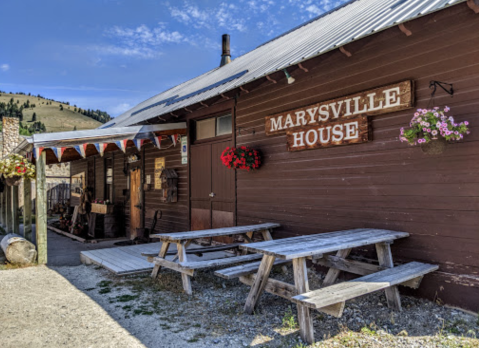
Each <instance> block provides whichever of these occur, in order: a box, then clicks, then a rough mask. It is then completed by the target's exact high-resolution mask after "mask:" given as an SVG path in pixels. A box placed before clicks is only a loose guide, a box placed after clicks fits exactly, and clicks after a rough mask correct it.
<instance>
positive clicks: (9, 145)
mask: <svg viewBox="0 0 479 348" xmlns="http://www.w3.org/2000/svg"><path fill="white" fill-rule="evenodd" d="M19 127H20V125H19V120H18V118H16V117H3V129H2V142H3V146H2V157H3V156H6V155H8V154H10V153H12V152H13V150H14V149H15V148H16V147H17V146H18V144H20V141H21V140H22V138H21V137H20V135H19Z"/></svg>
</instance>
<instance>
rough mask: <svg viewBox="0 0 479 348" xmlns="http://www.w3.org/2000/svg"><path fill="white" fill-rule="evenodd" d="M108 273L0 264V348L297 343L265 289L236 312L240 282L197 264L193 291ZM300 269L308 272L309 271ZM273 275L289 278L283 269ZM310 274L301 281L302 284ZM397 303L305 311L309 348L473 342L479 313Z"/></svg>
mask: <svg viewBox="0 0 479 348" xmlns="http://www.w3.org/2000/svg"><path fill="white" fill-rule="evenodd" d="M162 273H163V275H162V276H161V278H160V280H159V281H157V282H153V281H152V280H151V279H150V278H149V277H148V275H141V276H129V277H123V278H119V277H115V276H113V275H111V274H110V273H108V272H107V271H105V270H103V269H100V268H98V267H95V266H84V265H82V266H75V267H55V268H47V267H30V268H23V269H11V270H4V271H0V294H1V295H0V335H1V336H0V337H1V342H2V343H1V344H0V345H1V346H2V347H15V348H18V347H63V346H64V347H192V348H196V347H248V346H252V347H295V348H300V347H306V345H303V344H302V343H301V340H300V338H299V333H298V330H297V323H296V317H295V316H296V308H295V306H291V305H290V303H289V302H288V301H286V300H284V299H282V298H279V297H276V296H272V295H269V294H265V295H264V296H263V297H262V298H261V300H260V306H259V308H258V310H257V312H256V313H255V315H252V316H250V315H245V314H243V313H242V308H243V305H244V300H245V299H246V296H247V294H248V290H249V288H248V287H246V286H244V285H242V284H241V283H239V282H238V281H225V280H223V279H220V278H217V277H215V276H214V275H213V271H208V272H198V275H197V276H196V277H195V279H194V281H193V282H192V284H193V291H194V295H193V296H192V297H188V296H186V295H184V294H183V293H182V287H181V279H180V276H179V274H178V273H176V272H170V271H165V272H162ZM310 274H313V272H311V273H310ZM275 277H276V278H278V279H282V280H285V281H289V282H292V279H291V277H292V274H291V270H288V273H287V274H282V273H276V274H275ZM320 281H321V279H320V276H319V275H316V276H315V278H314V277H313V279H311V281H310V284H311V287H312V288H315V287H318V286H319V284H320ZM402 298H403V307H404V309H403V311H402V312H401V313H396V312H393V311H390V310H389V309H388V308H387V306H386V299H385V297H384V295H383V293H382V292H381V293H377V294H372V295H368V296H365V297H362V298H360V299H357V300H356V301H349V302H348V303H347V304H346V309H345V312H344V315H343V317H342V318H341V319H336V318H333V317H330V316H328V315H323V314H321V313H319V312H315V319H314V324H315V335H316V339H317V340H318V342H317V343H316V344H315V345H314V347H479V340H478V339H476V338H475V337H476V335H479V319H478V317H477V315H476V316H473V315H470V314H466V313H463V312H461V311H459V310H455V309H450V308H446V307H444V306H440V305H437V304H435V303H432V302H429V301H424V300H419V299H415V298H411V297H406V296H403V297H402Z"/></svg>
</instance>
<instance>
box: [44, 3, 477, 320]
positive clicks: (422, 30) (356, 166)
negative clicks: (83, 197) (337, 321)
mask: <svg viewBox="0 0 479 348" xmlns="http://www.w3.org/2000/svg"><path fill="white" fill-rule="evenodd" d="M368 11H369V12H368ZM478 13H479V5H478V1H474V0H469V1H449V2H447V1H439V2H438V1H415V0H407V1H395V0H393V1H374V0H357V1H352V2H349V3H347V4H346V5H344V6H342V7H341V8H338V9H335V10H333V11H331V12H330V13H327V14H326V15H323V16H321V17H319V18H316V19H314V20H313V21H311V22H308V23H306V24H304V25H303V26H300V27H298V28H295V29H293V30H292V31H290V32H288V33H286V34H284V35H282V36H280V37H278V38H276V39H274V40H272V41H270V42H268V43H266V44H264V45H263V46H260V47H258V48H257V49H255V50H253V51H252V52H249V53H247V54H246V55H244V56H242V57H239V58H237V59H234V60H232V61H231V63H229V64H226V65H224V66H222V67H220V68H219V69H216V70H215V71H214V72H213V73H211V74H210V73H207V74H205V75H202V76H200V77H198V78H196V79H194V80H192V81H190V82H189V83H186V84H182V85H180V86H178V87H177V88H176V89H175V88H173V89H172V90H169V91H167V92H164V93H162V94H160V95H158V96H157V97H154V98H152V99H149V100H147V101H145V102H143V103H141V104H140V105H138V106H137V107H135V108H133V109H132V110H130V111H128V112H127V113H125V114H123V115H121V116H119V117H118V118H115V119H114V120H112V121H110V122H109V123H107V124H106V125H104V126H102V127H101V128H102V129H104V130H106V129H110V127H113V128H114V127H120V126H121V127H125V126H131V125H141V124H143V125H146V124H160V125H161V124H171V123H173V124H174V123H177V122H186V123H187V134H186V136H183V141H184V143H183V144H181V143H180V142H179V143H178V144H177V145H176V146H173V145H172V142H171V140H169V139H167V140H163V142H162V144H161V148H160V149H159V148H158V147H157V146H155V145H154V144H153V143H146V144H145V145H144V146H143V147H142V148H141V150H140V151H138V150H137V149H136V147H135V146H134V144H133V142H132V141H129V143H128V148H127V150H126V153H123V152H122V151H120V150H118V149H117V148H116V147H115V146H114V145H112V147H110V148H109V150H111V151H106V152H105V155H104V156H103V157H101V156H100V155H98V154H96V153H95V150H94V147H93V145H88V146H89V148H91V149H92V150H91V156H87V158H85V159H80V158H81V157H80V156H79V155H77V157H74V153H72V157H70V160H72V159H76V160H74V161H73V162H71V172H72V176H74V175H77V174H80V173H87V174H86V177H87V178H86V179H87V185H88V186H89V187H91V188H92V189H93V190H94V193H95V197H96V198H101V199H111V200H112V201H113V202H114V203H115V214H116V216H117V218H118V219H119V221H120V220H121V226H124V230H123V231H122V232H121V233H123V234H124V235H127V236H131V237H133V236H134V233H135V230H136V228H142V227H145V226H147V225H148V223H149V221H148V218H147V217H148V216H149V215H148V211H149V210H159V211H160V212H161V214H160V215H161V216H160V218H159V220H158V224H157V225H156V230H157V232H159V231H162V232H168V231H171V232H173V231H182V230H184V231H186V230H190V229H205V228H211V227H213V228H215V227H223V226H234V225H246V224H254V223H262V222H278V223H280V224H281V226H282V227H281V228H280V229H279V233H278V235H277V237H278V236H279V237H286V236H294V235H302V234H311V233H320V232H327V231H337V230H342V229H352V228H359V227H371V228H385V229H391V230H397V231H405V232H409V233H410V234H411V237H410V238H406V239H404V240H400V241H397V243H396V244H394V245H393V246H392V248H393V254H394V256H395V260H396V261H399V262H407V261H410V260H418V261H424V262H428V263H433V264H438V265H439V266H440V269H439V271H437V272H434V273H433V274H431V275H428V276H426V278H425V280H424V282H423V285H422V286H421V288H420V289H419V290H417V291H416V292H415V293H414V294H415V295H417V296H421V297H426V298H429V299H431V300H436V301H440V302H442V303H446V304H450V305H453V306H458V307H462V308H465V309H469V310H473V311H476V312H477V311H479V233H478V230H477V226H478V225H479V165H478V163H479V161H478V154H479V135H478V134H477V132H476V130H477V127H478V124H479V59H478V57H479V14H478ZM340 21H344V23H342V24H341V23H339V22H340ZM355 21H358V22H355ZM338 23H339V24H338ZM335 25H338V27H336V26H335ZM340 29H342V31H341V30H340ZM318 38H321V40H326V41H327V40H329V41H327V42H326V41H325V42H326V43H328V45H326V43H325V42H322V41H321V42H319V41H318V40H319V39H318ZM346 38H347V39H346ZM228 54H229V53H228V52H224V53H223V56H227V55H228ZM265 55H268V56H267V57H265ZM248 59H249V60H248ZM261 59H263V60H264V61H261ZM225 61H226V63H227V62H228V60H227V59H225ZM248 64H250V66H248ZM254 64H257V65H254ZM258 66H261V69H263V70H264V71H263V73H260V72H258V69H259V68H258ZM222 69H225V70H224V71H225V75H224V76H222V77H221V75H218V76H216V75H214V76H213V74H216V73H217V71H220V72H221V71H222ZM226 69H229V70H226ZM254 69H256V70H254ZM284 69H286V70H284ZM245 71H246V73H245ZM253 71H254V73H255V74H256V75H255V76H253V77H251V76H250V77H249V78H248V79H246V78H245V77H246V76H247V75H248V74H250V73H252V72H253ZM217 74H219V73H217ZM215 76H216V77H215ZM225 77H226V78H225ZM431 81H439V82H445V83H449V84H452V85H453V91H454V93H453V96H452V97H451V95H449V94H448V93H446V90H443V89H441V88H438V89H437V91H436V93H435V94H434V97H432V96H431V93H432V90H431V89H430V84H431ZM401 83H403V84H401ZM185 85H186V86H189V87H185ZM432 86H434V84H432ZM436 86H437V85H436ZM444 86H446V85H444ZM188 88H190V89H188ZM396 88H397V89H396ZM446 89H447V88H446ZM373 93H376V94H375V96H380V98H379V99H377V100H376V99H374V98H375V96H374V95H373ZM369 95H373V96H372V97H369ZM400 97H401V98H402V99H401V100H402V101H404V100H405V102H404V103H402V102H401V103H399V98H400ZM355 98H358V99H355ZM368 98H371V99H368ZM408 98H409V99H408ZM355 102H356V103H357V104H354V103H355ZM369 102H370V104H368V105H369V106H368V107H369V109H368V110H363V111H362V112H361V110H358V108H360V107H362V106H364V107H366V106H365V105H366V104H367V103H369ZM396 102H397V103H396ZM359 103H363V104H359ZM388 103H389V104H388ZM322 105H325V107H324V108H321V106H322ZM446 105H447V106H449V107H451V113H452V114H453V115H454V117H455V118H456V120H457V121H458V122H459V121H464V120H468V121H469V123H470V130H471V134H469V135H468V136H466V137H465V139H464V140H462V141H459V142H454V143H451V144H448V146H447V148H446V151H445V152H444V153H442V154H440V155H428V154H425V153H424V152H423V151H422V150H421V147H420V146H408V145H407V144H405V143H401V142H400V141H399V139H398V137H399V132H400V128H401V127H405V126H408V125H409V122H410V120H411V118H412V116H413V114H414V112H415V111H416V109H417V108H427V107H433V106H439V107H444V106H446ZM315 107H316V109H314V108H315ZM341 107H343V109H342V110H343V111H342V113H341V112H340V111H338V110H339V109H340V108H341ZM347 107H350V108H351V109H350V110H348V109H346V108H347ZM354 107H356V111H354V110H353V108H354ZM328 108H329V109H328ZM301 110H303V113H301ZM308 110H314V112H315V113H316V116H315V117H316V118H318V117H322V116H323V117H326V116H325V115H326V114H325V113H323V114H319V116H318V113H319V111H323V112H326V110H329V113H330V118H331V119H330V120H328V122H329V121H331V122H333V121H338V122H340V121H341V122H345V121H342V118H345V119H346V120H349V118H348V116H351V115H352V116H358V117H359V121H358V122H360V123H359V125H358V126H357V127H358V129H359V130H360V131H361V139H359V138H358V139H356V140H354V141H351V142H348V141H344V140H345V139H347V137H348V134H347V133H344V134H342V135H341V136H340V135H338V136H337V139H336V140H338V139H342V141H339V140H338V141H337V142H335V143H334V142H330V143H328V144H326V145H327V146H326V145H325V143H324V142H323V143H322V144H321V140H318V136H317V135H311V136H312V138H311V136H310V138H309V140H307V141H305V139H304V136H308V135H307V134H308V133H307V132H308V130H310V129H311V128H308V127H310V125H308V124H307V123H308V121H309V118H308ZM298 112H299V113H298ZM311 112H312V111H311ZM348 113H349V114H348ZM355 113H356V115H354V114H355ZM288 115H292V116H291V120H288ZM321 115H322V116H321ZM279 116H282V117H283V118H282V119H281V120H278V119H279ZM271 119H274V121H273V124H272V121H271ZM335 119H336V120H335ZM350 119H351V120H355V118H350ZM319 120H320V118H319ZM281 122H282V123H281ZM288 123H289V124H288ZM317 124H318V123H314V124H313V125H317ZM338 124H341V126H338V128H336V130H337V131H339V130H344V131H346V128H347V127H348V126H346V125H345V124H344V123H338ZM334 125H335V123H331V126H334ZM303 126H304V127H303ZM343 126H344V127H343ZM301 127H303V128H301ZM351 127H353V126H351ZM290 128H291V130H290ZM295 130H296V135H295ZM332 130H333V131H334V128H332ZM301 131H302V132H304V134H302V136H303V139H302V140H301V139H300V138H299V136H300V135H298V134H299V132H301ZM330 131H331V129H330ZM285 133H286V134H285ZM353 133H355V129H354V128H352V130H350V134H349V137H350V138H353V137H352V136H351V134H353ZM330 136H331V134H330ZM295 137H296V138H295ZM319 137H322V134H320V135H319ZM295 142H296V143H295ZM305 142H306V143H305ZM339 143H342V144H341V145H342V146H335V145H338V144H339ZM288 144H289V145H288ZM182 145H184V148H183V149H182ZM295 145H296V147H298V149H300V150H302V151H294V150H297V149H295V148H294V147H295ZM227 146H248V147H251V148H254V149H257V150H259V151H260V152H261V154H262V165H261V167H260V168H259V169H258V170H255V171H251V172H247V171H240V170H237V171H234V170H232V169H228V168H226V167H225V166H224V165H223V164H222V163H221V161H220V155H221V153H222V151H223V150H224V149H225V148H226V147H227ZM115 149H116V150H115ZM49 153H50V150H47V158H48V157H49V156H50V157H51V161H50V163H54V162H56V158H55V157H54V156H53V154H49ZM131 155H139V160H138V161H135V162H131V161H130V162H129V157H130V156H131ZM163 159H164V167H165V168H168V169H174V170H175V171H176V173H177V175H178V184H177V185H178V187H177V202H175V203H172V202H165V201H164V200H162V198H161V194H160V192H159V191H158V190H155V184H154V181H155V180H157V178H158V172H155V163H156V164H158V163H162V162H161V161H162V160H163ZM47 162H48V161H47ZM107 182H108V183H107ZM137 194H139V195H138V196H136V197H134V196H135V195H137ZM73 203H75V202H73ZM225 241H226V240H225ZM372 252H373V251H372V250H363V252H362V253H360V254H357V255H355V257H358V258H368V257H369V256H368V255H370V254H371V253H372Z"/></svg>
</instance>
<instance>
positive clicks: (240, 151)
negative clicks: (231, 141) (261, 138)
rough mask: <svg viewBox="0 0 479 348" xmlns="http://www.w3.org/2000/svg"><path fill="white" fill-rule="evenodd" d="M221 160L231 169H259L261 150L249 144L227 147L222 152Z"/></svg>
mask: <svg viewBox="0 0 479 348" xmlns="http://www.w3.org/2000/svg"><path fill="white" fill-rule="evenodd" d="M221 162H223V164H224V165H225V166H227V167H228V168H231V169H246V170H247V171H250V170H254V169H258V168H259V166H260V164H261V157H260V155H259V152H258V151H256V150H254V149H251V148H249V147H247V146H240V147H227V148H226V149H224V150H223V153H222V154H221Z"/></svg>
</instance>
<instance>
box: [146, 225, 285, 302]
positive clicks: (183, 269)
mask: <svg viewBox="0 0 479 348" xmlns="http://www.w3.org/2000/svg"><path fill="white" fill-rule="evenodd" d="M279 226H280V225H279V224H276V223H264V224H258V225H249V226H235V227H225V228H216V229H209V230H199V231H188V232H175V233H162V234H153V235H151V236H150V238H158V239H160V240H161V241H162V242H163V244H162V245H161V250H160V252H159V253H158V255H156V257H152V256H150V255H151V254H146V253H145V254H143V255H145V256H147V257H148V261H150V262H153V263H154V264H155V266H154V267H153V271H152V273H151V276H152V278H153V279H155V278H156V277H157V276H158V273H159V272H160V270H161V267H166V268H169V269H172V270H174V271H177V272H180V273H181V279H182V282H183V288H184V290H185V292H186V293H187V294H188V295H191V294H192V289H191V280H190V277H191V276H193V275H194V271H195V270H196V269H203V268H209V267H218V266H225V265H231V264H234V263H239V262H248V261H253V260H258V259H260V258H261V257H262V256H261V255H259V254H252V255H248V252H246V251H244V252H243V255H241V256H235V257H227V258H221V259H214V260H206V261H189V260H188V259H187V254H196V253H203V252H205V249H203V248H193V249H187V248H188V246H189V245H190V244H191V242H192V241H193V240H195V239H199V238H209V237H219V236H229V235H243V236H244V239H245V240H246V242H251V241H252V238H253V233H255V232H259V233H261V234H262V236H263V239H264V240H265V241H267V240H272V237H271V232H272V231H273V229H274V228H277V227H279ZM171 243H175V244H176V249H177V252H175V253H176V254H177V256H176V257H175V259H174V260H176V258H178V262H174V260H173V261H169V260H166V259H165V257H166V256H167V255H168V248H169V246H170V244H171ZM237 247H238V246H237V245H234V244H233V245H231V244H230V245H228V246H226V245H225V246H218V247H212V248H209V249H210V250H211V249H216V250H215V251H218V250H219V249H223V248H224V250H227V249H231V248H237ZM206 250H208V248H206Z"/></svg>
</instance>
